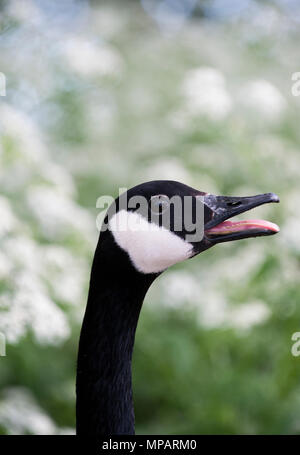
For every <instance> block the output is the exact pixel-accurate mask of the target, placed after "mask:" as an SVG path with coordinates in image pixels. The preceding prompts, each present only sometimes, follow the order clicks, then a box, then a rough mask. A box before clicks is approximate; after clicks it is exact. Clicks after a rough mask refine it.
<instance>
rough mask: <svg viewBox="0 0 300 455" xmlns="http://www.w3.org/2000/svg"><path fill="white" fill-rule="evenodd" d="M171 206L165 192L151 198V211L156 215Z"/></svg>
mask: <svg viewBox="0 0 300 455" xmlns="http://www.w3.org/2000/svg"><path fill="white" fill-rule="evenodd" d="M169 206H170V201H169V198H168V196H165V195H164V194H158V195H156V196H152V197H151V199H150V208H151V212H152V213H154V214H155V215H161V214H162V213H164V212H165V211H166V210H167V209H168V208H169Z"/></svg>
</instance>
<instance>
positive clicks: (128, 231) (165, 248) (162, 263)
mask: <svg viewBox="0 0 300 455" xmlns="http://www.w3.org/2000/svg"><path fill="white" fill-rule="evenodd" d="M109 229H110V231H111V232H112V234H113V236H114V239H115V241H116V243H117V244H118V245H119V246H120V247H121V248H122V249H123V250H125V251H126V252H127V253H128V255H129V257H130V259H131V261H132V263H133V265H134V266H135V268H136V269H137V270H139V271H140V272H142V273H158V272H162V271H163V270H165V269H167V268H168V267H170V266H171V265H173V264H176V263H177V262H181V261H184V260H185V259H188V258H189V257H190V256H192V253H193V251H192V249H193V247H192V245H191V244H190V243H188V242H185V241H184V240H183V239H181V238H180V237H178V236H177V235H176V234H174V233H173V232H170V231H168V230H167V229H166V228H164V227H160V226H158V225H157V224H155V223H148V221H147V220H146V219H145V218H143V217H142V216H141V215H139V214H138V213H135V212H127V210H121V211H120V212H118V213H116V214H115V215H114V216H113V217H112V218H111V219H110V221H109Z"/></svg>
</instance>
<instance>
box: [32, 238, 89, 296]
mask: <svg viewBox="0 0 300 455" xmlns="http://www.w3.org/2000/svg"><path fill="white" fill-rule="evenodd" d="M43 259H44V266H43V269H42V271H41V275H42V276H43V277H44V279H45V280H46V281H48V282H49V285H50V286H51V289H52V292H53V294H54V296H55V297H56V298H57V299H59V300H62V301H64V302H67V303H70V304H72V305H76V304H79V303H81V302H82V300H83V299H84V296H83V289H84V283H85V280H86V279H87V277H88V275H89V271H88V267H87V265H86V263H84V262H83V261H82V260H80V258H77V257H76V256H75V255H73V254H71V253H70V252H69V251H68V250H66V249H65V248H63V247H60V246H56V245H51V246H46V247H44V249H43Z"/></svg>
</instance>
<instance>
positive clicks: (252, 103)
mask: <svg viewBox="0 0 300 455" xmlns="http://www.w3.org/2000/svg"><path fill="white" fill-rule="evenodd" d="M240 98H241V102H242V104H243V105H244V106H246V107H247V108H248V109H251V110H252V111H253V112H255V114H260V115H261V116H263V117H264V118H265V119H266V120H277V119H279V118H280V117H281V115H282V113H283V111H284V109H285V107H286V101H285V99H284V98H283V96H282V95H281V93H280V92H279V90H278V89H277V88H276V87H275V86H274V85H273V84H271V83H270V82H269V81H266V80H264V79H257V80H255V81H252V82H249V83H248V84H246V86H245V87H244V88H243V90H242V92H241V95H240Z"/></svg>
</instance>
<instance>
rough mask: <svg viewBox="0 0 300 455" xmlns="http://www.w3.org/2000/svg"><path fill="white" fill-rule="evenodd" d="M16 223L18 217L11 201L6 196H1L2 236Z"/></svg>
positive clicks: (0, 224)
mask: <svg viewBox="0 0 300 455" xmlns="http://www.w3.org/2000/svg"><path fill="white" fill-rule="evenodd" d="M16 225H17V219H16V217H15V215H14V213H13V211H12V208H11V206H10V203H9V201H8V200H7V199H6V198H5V197H4V196H0V236H3V235H4V234H7V233H8V232H11V231H12V230H13V229H14V228H15V227H16Z"/></svg>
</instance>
